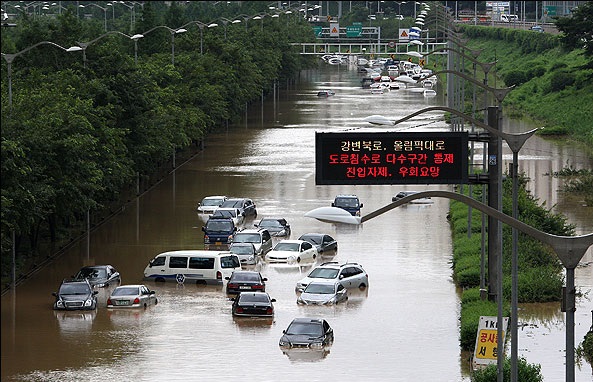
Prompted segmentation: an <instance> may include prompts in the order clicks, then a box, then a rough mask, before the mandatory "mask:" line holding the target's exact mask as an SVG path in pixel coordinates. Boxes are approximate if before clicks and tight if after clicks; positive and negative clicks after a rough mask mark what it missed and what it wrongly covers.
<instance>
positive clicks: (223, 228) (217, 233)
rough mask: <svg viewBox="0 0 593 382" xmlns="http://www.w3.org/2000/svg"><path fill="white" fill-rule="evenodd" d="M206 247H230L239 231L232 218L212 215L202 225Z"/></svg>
mask: <svg viewBox="0 0 593 382" xmlns="http://www.w3.org/2000/svg"><path fill="white" fill-rule="evenodd" d="M202 231H204V249H217V248H220V247H222V248H225V249H228V248H229V246H230V245H231V243H232V242H233V238H234V237H235V234H236V233H237V226H236V225H235V222H234V221H233V219H231V218H224V217H211V218H210V219H208V221H207V222H206V225H204V226H203V227H202Z"/></svg>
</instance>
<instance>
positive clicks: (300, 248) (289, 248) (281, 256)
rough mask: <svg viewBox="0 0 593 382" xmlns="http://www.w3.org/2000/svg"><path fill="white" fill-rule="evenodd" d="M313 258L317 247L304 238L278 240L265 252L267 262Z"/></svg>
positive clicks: (298, 260)
mask: <svg viewBox="0 0 593 382" xmlns="http://www.w3.org/2000/svg"><path fill="white" fill-rule="evenodd" d="M315 258H317V249H315V247H314V246H313V244H311V243H309V242H308V241H304V240H287V239H284V240H280V241H279V242H278V243H276V245H275V246H274V248H272V250H271V251H270V252H268V253H267V254H266V261H267V262H269V263H295V262H296V263H300V262H301V261H303V260H314V259H315Z"/></svg>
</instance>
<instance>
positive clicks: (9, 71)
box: [2, 41, 81, 112]
mask: <svg viewBox="0 0 593 382" xmlns="http://www.w3.org/2000/svg"><path fill="white" fill-rule="evenodd" d="M40 45H51V46H55V47H56V48H60V49H62V50H65V51H66V52H75V51H78V50H81V49H80V48H79V47H70V48H64V47H63V46H61V45H58V44H56V43H54V42H51V41H41V42H38V43H37V44H34V45H31V46H30V47H28V48H25V49H23V50H21V51H20V52H16V53H2V57H3V58H4V60H5V61H6V66H7V67H6V69H7V74H8V108H9V110H10V111H11V112H12V62H13V61H14V59H15V58H17V57H18V56H20V55H22V54H24V53H27V52H28V51H30V50H31V49H33V48H35V47H37V46H40Z"/></svg>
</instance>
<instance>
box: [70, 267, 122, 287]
mask: <svg viewBox="0 0 593 382" xmlns="http://www.w3.org/2000/svg"><path fill="white" fill-rule="evenodd" d="M73 279H74V280H88V282H89V284H91V286H92V287H97V288H104V287H107V286H110V285H116V284H117V285H119V284H120V283H121V276H120V274H119V272H118V271H116V270H115V268H114V267H113V266H111V265H90V266H86V267H82V268H80V270H79V271H78V273H77V274H76V275H75V276H74V277H73Z"/></svg>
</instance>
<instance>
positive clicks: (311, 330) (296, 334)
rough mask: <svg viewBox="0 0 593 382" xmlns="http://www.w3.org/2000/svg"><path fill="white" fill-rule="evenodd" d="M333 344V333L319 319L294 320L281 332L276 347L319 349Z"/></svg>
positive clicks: (325, 323)
mask: <svg viewBox="0 0 593 382" xmlns="http://www.w3.org/2000/svg"><path fill="white" fill-rule="evenodd" d="M333 342H334V331H333V329H332V328H331V326H330V325H329V323H328V322H327V321H326V320H324V319H320V318H295V319H294V320H292V322H291V323H290V325H288V327H287V328H286V329H285V330H283V331H282V337H280V341H279V342H278V345H280V347H281V348H310V349H320V348H323V347H325V346H329V345H331V344H332V343H333Z"/></svg>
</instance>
